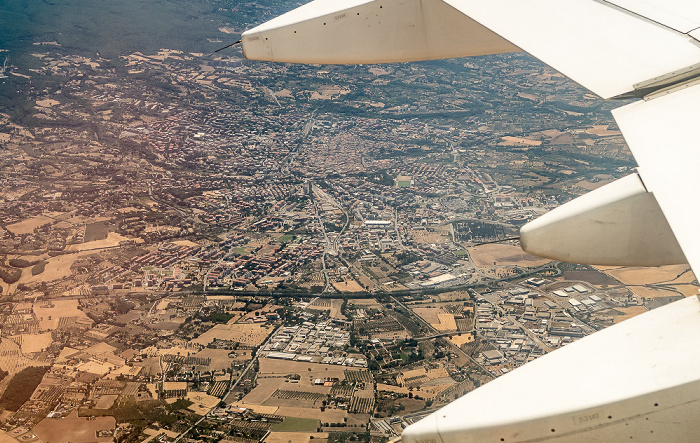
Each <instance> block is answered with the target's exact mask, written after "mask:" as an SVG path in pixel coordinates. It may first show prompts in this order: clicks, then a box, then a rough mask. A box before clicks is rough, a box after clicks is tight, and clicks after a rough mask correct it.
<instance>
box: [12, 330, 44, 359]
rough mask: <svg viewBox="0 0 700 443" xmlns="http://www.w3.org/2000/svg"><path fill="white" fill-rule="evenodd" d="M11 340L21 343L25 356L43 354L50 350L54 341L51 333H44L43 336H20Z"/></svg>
mask: <svg viewBox="0 0 700 443" xmlns="http://www.w3.org/2000/svg"><path fill="white" fill-rule="evenodd" d="M11 339H12V340H14V341H17V342H19V344H20V348H21V349H22V353H23V354H31V353H32V352H41V351H43V350H44V349H46V348H48V347H49V346H50V345H51V342H52V341H53V340H52V338H51V333H50V332H44V333H42V334H22V335H20V336H15V337H11Z"/></svg>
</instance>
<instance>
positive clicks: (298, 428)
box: [270, 417, 319, 432]
mask: <svg viewBox="0 0 700 443" xmlns="http://www.w3.org/2000/svg"><path fill="white" fill-rule="evenodd" d="M318 426H319V421H318V420H317V419H313V418H298V417H285V418H284V421H283V422H282V423H273V425H272V427H271V428H270V429H271V430H272V431H291V432H304V431H307V432H313V431H315V430H316V429H318Z"/></svg>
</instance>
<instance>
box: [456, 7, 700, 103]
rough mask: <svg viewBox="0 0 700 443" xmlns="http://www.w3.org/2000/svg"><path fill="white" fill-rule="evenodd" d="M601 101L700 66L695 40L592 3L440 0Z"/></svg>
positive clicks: (659, 25)
mask: <svg viewBox="0 0 700 443" xmlns="http://www.w3.org/2000/svg"><path fill="white" fill-rule="evenodd" d="M445 2H446V3H447V4H449V5H451V6H452V7H454V8H455V9H457V10H459V11H460V12H462V13H463V14H465V15H467V16H469V17H470V18H472V19H473V20H475V21H477V22H479V23H481V24H482V25H484V26H486V27H487V28H489V29H490V30H492V31H493V32H495V33H496V34H498V35H500V36H501V37H503V38H504V39H506V40H508V41H510V42H511V43H513V44H514V45H516V46H518V47H519V48H521V49H523V50H524V51H527V52H529V53H530V54H532V55H533V56H535V57H537V58H538V59H540V60H542V61H543V62H545V63H547V64H548V65H550V66H551V67H553V68H554V69H556V70H558V71H559V72H561V73H562V74H564V75H566V76H567V77H569V78H571V79H572V80H574V81H576V82H577V83H579V84H581V85H582V86H584V87H586V88H587V89H589V90H591V91H593V92H595V93H596V94H598V95H600V96H601V97H603V98H613V97H617V96H621V95H624V94H628V93H630V92H633V91H634V90H635V85H637V84H638V83H643V82H645V81H648V80H650V79H653V78H656V77H661V76H663V75H665V74H669V73H672V72H675V71H678V70H682V69H684V68H687V67H688V66H692V65H695V64H697V63H699V62H700V46H698V42H697V41H696V40H694V39H692V38H691V37H689V36H688V35H686V34H683V33H681V32H677V31H674V30H672V29H670V28H669V27H667V26H663V25H661V24H659V23H655V22H653V21H651V20H647V19H645V18H642V17H640V16H639V15H635V14H633V13H631V12H629V11H625V10H622V9H619V8H617V7H615V6H612V5H610V4H606V3H601V2H597V1H594V0H567V1H561V0H529V1H524V0H489V1H483V0H445Z"/></svg>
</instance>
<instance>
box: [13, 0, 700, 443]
mask: <svg viewBox="0 0 700 443" xmlns="http://www.w3.org/2000/svg"><path fill="white" fill-rule="evenodd" d="M246 5H248V6H246ZM250 5H253V6H250ZM254 6H255V3H250V4H248V3H245V4H244V5H242V6H234V7H233V9H231V7H230V6H229V9H231V10H232V11H235V8H243V9H245V8H247V7H248V8H252V9H251V10H250V11H249V12H250V13H251V14H253V15H259V16H260V17H259V19H256V20H257V21H258V22H260V21H263V20H264V18H265V17H268V16H270V15H274V13H275V10H274V8H272V9H269V8H264V7H258V8H256V7H254ZM239 12H240V11H239ZM242 30H243V24H241V23H222V24H221V26H219V27H217V29H216V32H215V33H212V34H211V38H210V39H209V42H208V43H209V46H211V47H212V49H216V47H217V46H223V45H225V44H227V43H229V42H231V41H233V40H235V39H236V38H237V37H238V36H239V35H240V32H241V31H242ZM209 46H207V50H208V49H209ZM5 56H8V57H9V56H11V53H10V51H4V52H0V62H1V61H3V60H4V59H5ZM23 57H24V59H23V60H24V61H23V63H21V64H20V63H18V64H14V63H13V62H12V59H9V62H7V63H5V68H3V70H2V71H1V72H0V83H1V84H0V87H1V88H4V91H5V92H7V91H22V95H23V97H25V99H26V100H28V102H27V101H25V102H18V101H14V102H12V103H10V102H7V103H6V104H5V105H4V106H3V107H2V108H0V316H1V320H0V328H1V329H0V441H3V442H5V441H7V442H16V441H21V442H55V441H71V442H112V441H120V442H121V441H125V442H126V441H146V442H148V441H158V442H176V441H182V442H187V441H213V442H239V443H254V442H257V441H264V442H270V443H292V442H293V443H307V442H309V441H310V440H311V439H313V440H314V441H321V442H327V443H335V442H346V441H365V442H370V441H373V442H383V441H386V440H387V439H390V438H394V437H396V436H398V435H400V433H401V430H402V429H403V428H405V427H406V426H407V425H409V424H411V423H413V422H415V421H417V420H419V419H420V418H422V417H424V416H425V415H427V414H429V413H430V412H432V411H434V410H436V409H437V408H439V407H440V406H443V405H445V404H447V403H449V402H450V401H452V400H454V399H455V398H458V397H459V396H461V395H464V394H466V393H468V392H470V391H472V390H473V389H475V388H477V387H479V386H480V385H482V384H485V383H488V382H489V381H490V380H492V379H493V378H495V377H498V376H499V375H502V374H504V373H506V372H508V371H511V370H513V369H515V368H517V367H518V366H520V365H522V364H524V363H527V362H528V361H531V360H533V359H536V358H538V357H539V356H541V355H544V354H546V353H548V352H551V351H553V350H555V349H557V348H559V347H562V346H565V345H567V344H568V343H571V342H573V341H575V340H577V339H579V338H581V337H583V336H586V335H588V334H591V333H593V332H594V331H596V330H599V329H602V328H605V327H607V326H609V325H612V324H614V323H618V322H620V321H622V320H624V319H626V318H630V317H632V316H635V315H637V314H640V313H642V312H645V311H647V310H649V309H653V308H655V307H658V306H660V305H663V304H665V303H668V302H670V301H673V300H676V299H679V298H682V297H684V296H688V295H691V294H695V293H697V281H696V280H695V277H694V275H693V274H692V272H691V271H690V269H689V268H688V266H686V265H682V266H666V267H661V268H654V269H640V268H621V267H591V266H583V265H576V264H569V263H560V262H552V261H550V260H546V259H542V258H538V257H533V256H530V255H527V254H525V253H524V252H523V251H522V250H521V249H520V247H519V244H518V240H517V234H518V228H519V227H520V226H522V225H523V224H524V223H526V222H527V221H529V220H531V219H533V218H536V217H537V216H538V215H541V214H543V213H545V212H547V211H548V210H550V209H552V208H554V207H556V206H559V205H560V204H562V203H564V202H566V201H569V200H571V199H572V198H574V197H576V196H578V195H581V194H583V193H585V192H587V191H589V190H592V189H595V188H598V187H600V186H602V185H604V184H606V183H609V182H611V181H613V180H614V179H616V178H619V177H622V176H624V175H626V174H628V173H630V171H631V170H632V169H633V168H634V167H635V164H634V161H633V159H632V158H631V156H630V154H629V152H628V150H627V148H626V146H625V144H624V141H623V139H622V136H621V134H620V132H619V131H618V129H617V127H616V126H615V125H614V123H613V121H612V118H611V117H610V114H609V112H608V110H609V109H611V108H612V107H614V106H613V105H611V104H609V103H605V102H602V101H600V100H599V99H598V98H597V97H595V96H593V95H592V94H590V93H588V92H587V91H585V90H583V89H581V88H580V87H578V86H576V85H575V84H573V83H572V82H571V81H569V80H567V79H566V78H564V77H563V76H561V75H560V74H558V73H556V72H555V71H553V70H551V69H550V68H548V67H546V66H544V65H542V64H541V63H539V62H537V61H536V60H534V59H532V58H530V57H529V56H527V55H525V54H522V53H515V54H506V55H498V56H490V57H479V58H474V59H454V60H446V61H436V62H430V63H411V64H395V65H381V66H380V65H354V66H296V65H287V64H276V63H269V64H268V63H258V62H251V61H248V60H245V59H243V58H242V55H241V53H240V49H239V48H235V47H234V48H230V49H228V50H224V51H222V52H219V53H216V54H210V53H204V52H195V51H184V50H177V49H166V48H163V49H159V50H153V51H145V50H144V51H128V52H123V53H121V54H119V55H118V56H115V57H109V58H108V57H107V56H104V57H103V56H101V55H99V54H95V53H93V54H86V53H85V52H81V51H78V50H73V49H71V47H66V46H63V44H62V42H61V40H60V38H58V39H57V40H55V41H43V40H41V41H39V40H37V41H35V42H33V44H32V45H31V49H30V50H29V51H28V53H27V54H24V56H23ZM4 97H7V94H6V95H5V96H4ZM504 239H509V240H504ZM496 240H504V241H503V242H500V243H490V242H493V241H496ZM572 382H573V381H572Z"/></svg>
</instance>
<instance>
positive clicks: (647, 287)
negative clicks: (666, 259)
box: [599, 265, 698, 298]
mask: <svg viewBox="0 0 700 443" xmlns="http://www.w3.org/2000/svg"><path fill="white" fill-rule="evenodd" d="M599 269H600V270H601V271H602V272H605V273H606V274H608V275H610V276H612V277H613V278H616V279H617V280H619V281H620V282H622V284H624V285H626V286H628V287H629V288H630V289H631V290H632V291H634V292H635V293H636V294H637V295H639V296H640V297H645V298H656V297H671V296H678V295H683V296H685V297H689V296H691V295H695V294H697V293H698V287H697V286H695V285H694V284H692V282H693V281H694V280H695V275H694V274H693V272H692V271H691V270H690V269H689V268H688V265H669V266H660V267H657V268H626V267H602V266H601V267H599Z"/></svg>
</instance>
